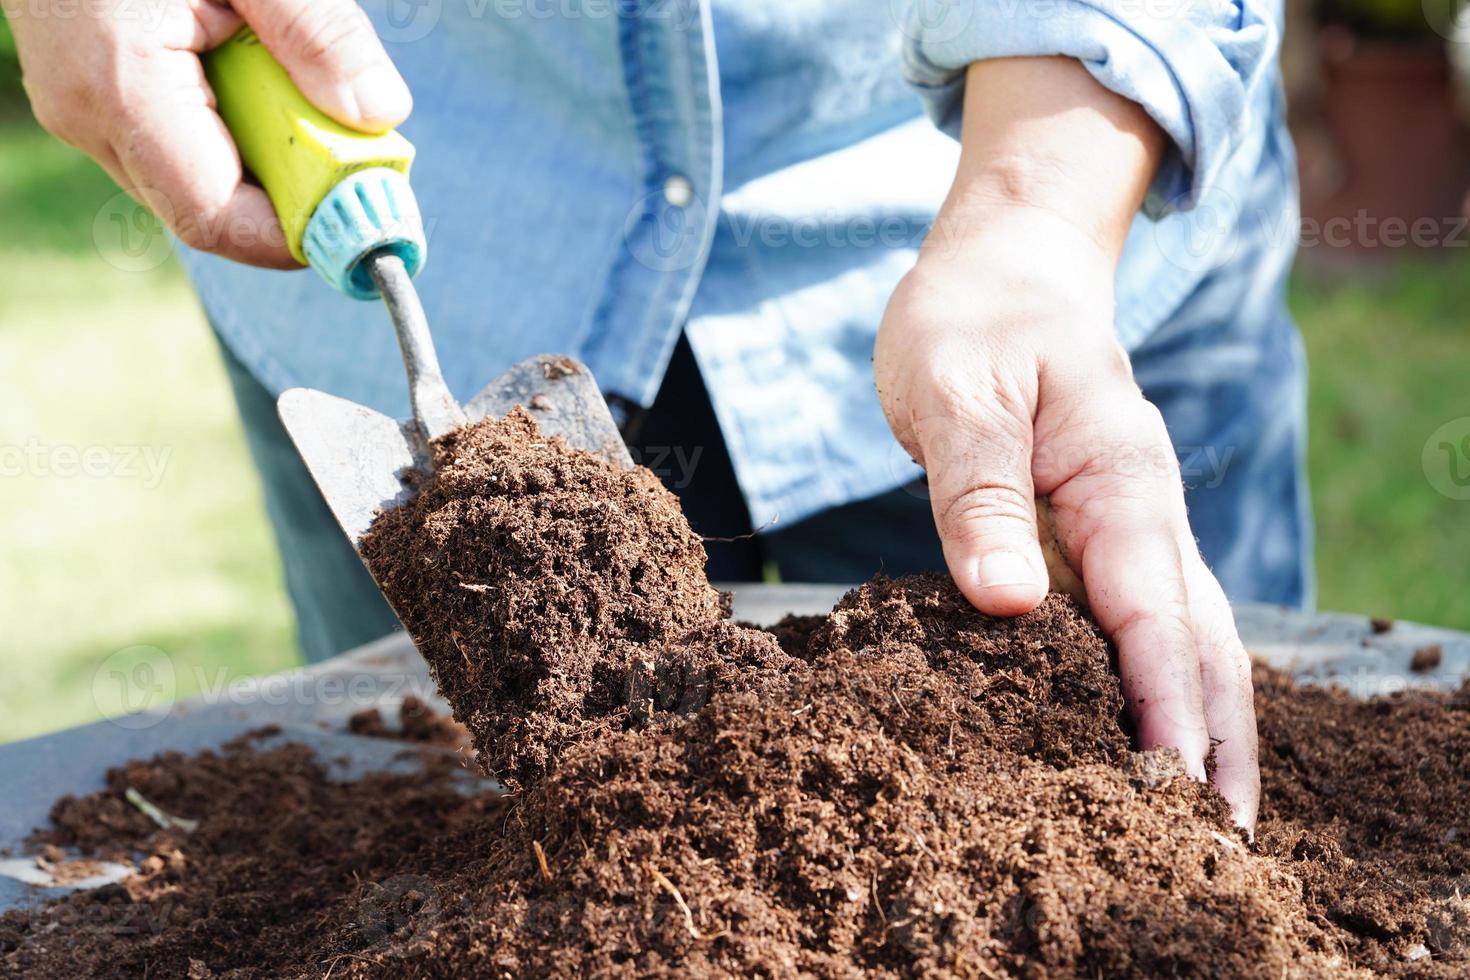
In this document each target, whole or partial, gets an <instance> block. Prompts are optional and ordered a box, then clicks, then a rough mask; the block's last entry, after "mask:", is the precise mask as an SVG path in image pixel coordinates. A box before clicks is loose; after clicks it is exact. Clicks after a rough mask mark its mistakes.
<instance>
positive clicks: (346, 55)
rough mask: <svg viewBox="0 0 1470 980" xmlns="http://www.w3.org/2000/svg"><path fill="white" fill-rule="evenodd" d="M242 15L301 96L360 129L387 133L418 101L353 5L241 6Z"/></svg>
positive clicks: (334, 0)
mask: <svg viewBox="0 0 1470 980" xmlns="http://www.w3.org/2000/svg"><path fill="white" fill-rule="evenodd" d="M233 5H234V8H235V10H236V11H237V12H238V13H239V14H240V16H241V17H242V18H244V20H245V22H246V23H247V24H249V25H250V26H251V27H252V28H254V30H255V33H256V34H257V35H259V36H260V40H261V42H262V43H264V44H265V46H266V48H267V49H268V50H269V51H270V53H271V54H272V55H274V56H275V59H276V60H277V61H279V62H280V63H281V66H282V67H283V68H285V69H286V73H287V74H288V75H290V76H291V80H292V81H294V82H295V83H296V86H297V88H299V89H301V94H302V95H305V96H306V98H307V100H308V101H310V102H311V104H312V105H314V106H316V107H317V108H318V109H320V110H322V111H323V112H325V113H326V114H327V115H329V116H331V117H332V118H333V119H335V120H337V121H338V122H340V123H342V124H343V125H344V126H351V127H352V128H353V129H360V130H363V131H364V132H370V133H372V132H384V131H386V130H389V129H392V128H393V127H394V126H397V125H398V124H399V123H401V122H403V120H404V119H407V118H408V113H409V111H410V110H411V109H412V108H413V97H412V96H411V95H409V92H408V86H407V85H405V84H404V82H403V77H402V76H401V75H399V74H398V69H397V68H394V67H393V62H392V61H391V60H390V59H389V58H388V52H387V51H384V50H383V44H382V42H381V41H379V40H378V35H377V33H376V32H374V30H373V25H372V22H371V21H370V20H368V16H367V14H365V13H363V11H362V8H361V7H359V6H358V5H357V4H356V3H355V2H354V0H235V2H234V4H233Z"/></svg>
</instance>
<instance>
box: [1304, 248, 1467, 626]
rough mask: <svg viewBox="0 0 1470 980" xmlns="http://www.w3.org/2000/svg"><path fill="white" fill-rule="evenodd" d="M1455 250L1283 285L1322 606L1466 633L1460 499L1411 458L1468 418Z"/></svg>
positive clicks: (1462, 280) (1461, 269) (1462, 303)
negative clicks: (1292, 334)
mask: <svg viewBox="0 0 1470 980" xmlns="http://www.w3.org/2000/svg"><path fill="white" fill-rule="evenodd" d="M1455 255H1456V258H1457V259H1458V261H1455V262H1449V261H1441V262H1436V263H1433V264H1429V263H1425V262H1422V261H1421V262H1418V263H1415V262H1412V261H1406V262H1404V263H1403V264H1401V265H1399V266H1398V267H1397V268H1395V269H1393V270H1392V271H1390V272H1388V273H1386V274H1374V275H1368V276H1359V277H1357V278H1355V279H1352V280H1349V281H1344V282H1338V283H1336V284H1335V285H1325V284H1322V283H1319V282H1315V281H1311V280H1307V279H1305V277H1302V276H1298V277H1297V279H1296V281H1295V282H1294V283H1293V286H1292V293H1291V305H1292V309H1293V311H1294V312H1295V314H1296V316H1297V320H1298V322H1299V323H1300V324H1301V328H1302V334H1303V336H1304V337H1305V339H1306V344H1307V351H1308V356H1309V358H1310V361H1309V363H1310V371H1311V385H1310V393H1309V412H1310V420H1311V444H1310V449H1309V451H1308V460H1309V468H1310V470H1311V478H1312V500H1313V503H1314V505H1315V507H1316V512H1317V574H1318V578H1319V599H1318V605H1319V606H1320V607H1321V608H1323V609H1341V610H1350V611H1354V612H1363V613H1370V614H1377V615H1384V616H1392V617H1394V618H1400V619H1413V620H1419V621H1421V622H1426V623H1434V624H1436V625H1441V626H1451V627H1455V628H1457V629H1467V630H1470V602H1466V601H1465V590H1466V586H1467V583H1470V501H1463V500H1454V499H1451V498H1450V497H1447V496H1445V495H1443V494H1441V493H1440V492H1438V491H1437V490H1436V489H1435V488H1434V486H1433V485H1431V483H1430V481H1429V479H1428V478H1427V476H1426V475H1425V471H1424V465H1423V463H1422V461H1421V459H1422V454H1423V451H1424V447H1425V443H1426V442H1427V441H1428V440H1429V439H1430V437H1431V436H1432V435H1434V433H1435V430H1437V429H1438V428H1439V427H1440V426H1441V425H1444V424H1445V423H1448V422H1452V421H1453V420H1455V419H1463V418H1466V417H1467V416H1470V329H1467V326H1470V318H1467V311H1470V276H1467V275H1466V271H1465V265H1464V256H1463V255H1461V254H1459V253H1458V252H1457V253H1455Z"/></svg>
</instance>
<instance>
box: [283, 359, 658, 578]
mask: <svg viewBox="0 0 1470 980" xmlns="http://www.w3.org/2000/svg"><path fill="white" fill-rule="evenodd" d="M517 405H521V406H523V407H525V409H526V410H527V411H528V412H530V413H531V416H532V417H533V418H534V419H535V420H536V422H537V424H538V425H539V426H540V427H541V431H542V433H543V434H545V435H548V436H561V437H562V438H563V439H565V440H566V441H567V443H568V444H569V445H571V446H573V447H575V448H577V449H584V450H586V451H587V452H590V453H594V454H596V455H599V456H602V457H603V458H604V459H607V460H608V461H609V462H612V463H615V464H617V465H619V466H623V467H631V466H632V465H633V460H632V458H631V457H630V456H629V455H628V449H627V447H626V446H624V445H623V440H622V436H621V434H620V433H619V432H618V426H617V423H616V422H614V421H613V417H612V413H610V412H609V411H608V408H607V401H606V400H605V399H604V398H603V396H602V391H601V390H600V389H599V388H598V387H597V381H596V380H595V379H594V378H593V377H592V372H591V371H589V370H588V369H587V367H586V365H584V364H582V363H581V362H580V361H577V360H575V359H573V358H570V357H565V356H561V355H557V354H540V355H537V356H536V357H532V358H530V359H528V360H525V361H522V362H521V363H519V364H517V365H516V366H515V367H513V368H511V369H510V370H509V371H507V372H505V373H504V374H502V375H501V376H500V377H499V378H496V379H495V380H494V381H492V382H491V383H490V384H488V385H486V386H485V387H484V388H483V389H481V390H480V392H479V393H478V394H476V395H475V397H474V398H472V399H470V402H469V404H467V405H466V406H465V414H466V415H468V416H469V419H470V421H471V422H477V421H479V420H480V419H484V418H488V417H491V416H495V417H499V416H503V415H505V414H506V413H508V412H509V411H510V410H511V409H512V408H514V407H515V406H517ZM276 409H277V411H278V412H279V413H280V416H281V422H282V423H283V424H284V425H285V427H286V431H287V432H288V433H289V434H290V436H291V441H292V442H294V443H295V444H296V450H297V452H299V453H300V454H301V458H302V460H304V461H305V463H306V468H307V470H308V471H309V472H310V473H311V477H312V479H313V480H315V481H316V485H317V487H318V488H319V489H320V490H321V492H322V496H323V497H324V498H325V499H326V501H327V506H328V507H329V508H330V509H331V511H332V516H334V517H335V518H336V519H337V523H338V524H340V525H341V526H342V530H343V531H344V532H346V534H347V537H348V540H350V541H351V542H352V547H353V548H354V549H356V548H358V547H359V545H360V543H361V541H362V537H363V535H364V534H366V533H367V530H368V528H369V527H370V526H372V523H373V521H374V520H375V519H376V518H377V515H378V514H379V513H380V512H382V511H383V510H386V509H388V508H391V507H395V506H397V505H399V504H401V503H403V502H404V501H405V500H407V499H408V498H409V497H410V496H412V495H413V484H412V483H411V482H410V481H409V479H407V478H409V477H411V475H412V474H413V473H414V472H415V471H419V472H422V471H424V470H426V469H427V468H428V465H429V457H428V447H427V446H425V445H424V444H423V440H422V439H421V438H420V436H419V433H418V428H417V426H415V425H414V423H413V422H412V421H411V420H410V421H407V422H400V421H398V420H397V419H392V418H389V417H388V416H386V415H383V414H382V413H380V412H375V411H373V410H372V409H370V408H367V407H365V406H362V405H359V404H357V403H356V402H350V401H348V400H347V399H345V398H338V397H336V396H335V395H329V394H327V393H325V392H322V391H315V390H313V389H311V388H292V389H290V390H289V391H286V392H284V393H282V395H281V397H280V399H279V400H278V401H277V402H276Z"/></svg>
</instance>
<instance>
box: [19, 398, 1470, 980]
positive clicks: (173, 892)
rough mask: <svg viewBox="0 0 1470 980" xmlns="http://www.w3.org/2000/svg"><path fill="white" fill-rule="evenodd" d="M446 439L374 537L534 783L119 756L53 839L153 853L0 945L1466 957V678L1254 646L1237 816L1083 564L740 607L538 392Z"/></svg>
mask: <svg viewBox="0 0 1470 980" xmlns="http://www.w3.org/2000/svg"><path fill="white" fill-rule="evenodd" d="M436 450H437V465H438V468H437V471H436V472H435V473H434V474H433V475H431V476H430V477H429V478H428V479H427V480H426V482H425V484H424V487H423V490H422V492H421V493H420V494H419V495H418V496H417V497H415V498H414V500H413V501H411V502H410V503H409V504H408V505H406V506H405V507H403V508H402V509H400V510H398V511H394V512H392V513H389V514H386V515H384V516H383V518H382V519H380V521H379V522H378V524H377V525H375V528H374V532H373V535H372V536H371V539H370V541H369V543H368V546H367V547H366V548H365V552H366V553H367V554H368V556H369V560H370V561H371V563H372V564H373V567H374V572H375V574H376V575H377V576H378V577H379V578H380V580H384V581H386V582H388V583H389V585H390V591H391V595H392V598H393V599H394V602H395V605H396V606H397V607H398V608H399V609H400V610H401V611H402V612H403V614H404V619H405V622H406V624H407V625H408V626H409V628H410V629H411V630H412V631H413V632H414V634H415V637H416V639H417V641H418V643H419V646H420V649H421V650H422V651H423V652H424V654H425V656H426V657H427V658H428V660H429V662H430V664H431V666H432V667H433V669H434V671H435V674H436V677H437V678H438V680H439V682H440V685H441V688H442V690H443V691H444V693H445V695H446V696H447V697H448V698H449V700H450V702H451V704H453V705H454V708H455V713H456V715H457V716H458V717H459V718H460V720H461V721H463V722H464V723H465V724H466V726H467V727H468V728H469V730H470V733H471V735H472V738H473V741H474V744H475V746H476V748H477V749H478V752H479V759H480V761H481V763H482V764H483V766H484V767H485V769H486V770H487V771H489V772H492V773H496V774H498V775H500V776H501V777H502V778H503V779H505V780H506V781H507V782H508V783H509V784H510V785H512V786H513V787H514V792H513V793H512V794H511V795H510V796H500V795H494V794H480V795H464V794H463V792H462V790H461V786H462V781H458V780H456V779H454V778H453V777H454V775H455V773H454V771H453V769H452V763H449V764H440V765H430V766H427V767H426V768H425V770H424V771H423V772H421V773H417V774H413V775H387V774H383V775H375V776H371V777H368V778H367V779H364V780H360V781H358V782H353V783H346V784H340V783H333V782H331V781H329V780H327V779H326V775H325V772H324V770H323V769H322V768H321V766H320V764H319V763H318V762H317V760H315V759H314V758H313V756H312V755H311V753H310V752H309V751H308V750H306V749H304V748H300V747H295V746H287V747H284V748H280V747H276V748H267V747H261V746H258V745H255V744H253V743H252V741H251V740H241V741H239V742H236V743H232V744H231V745H228V746H225V747H224V748H223V749H221V750H220V751H219V752H211V753H204V754H202V755H198V756H192V757H184V756H178V755H166V756H162V757H160V758H158V759H154V760H151V761H148V762H138V763H133V764H130V765H129V766H127V767H124V768H122V769H119V770H117V771H115V772H113V773H112V774H111V775H110V777H109V785H108V789H107V790H105V791H104V792H101V793H98V794H95V795H93V796H90V797H87V798H85V799H79V800H73V799H67V800H63V801H61V802H59V803H58V804H57V807H56V809H55V811H54V813H53V823H54V826H53V827H52V828H51V829H49V830H48V831H46V832H45V834H44V835H43V840H41V841H38V843H46V844H51V845H54V846H60V847H65V848H68V849H71V850H75V851H81V852H84V853H86V854H89V855H94V856H110V857H114V858H117V857H130V858H132V859H133V860H135V861H139V865H140V870H139V873H138V874H137V875H135V876H133V877H132V878H130V879H128V880H127V881H125V882H123V883H122V884H121V885H118V886H114V887H110V888H107V889H102V890H99V891H97V892H90V893H84V894H79V895H76V896H73V897H70V898H68V899H65V900H63V901H60V902H56V903H53V904H51V905H49V906H45V907H43V908H41V909H39V910H36V911H34V912H31V913H26V914H11V915H8V916H4V917H0V973H6V974H8V973H11V972H14V973H17V974H24V975H34V976H74V975H78V974H84V973H97V972H119V973H130V974H137V975H148V976H190V977H208V976H214V975H230V976H278V975H330V976H333V977H340V976H445V975H479V974H484V975H491V976H506V977H509V976H520V975H525V974H543V973H554V974H557V975H564V974H598V975H600V974H606V973H624V974H662V973H674V972H679V973H690V972H693V973H697V974H702V973H711V972H713V973H729V974H741V975H747V974H764V975H782V976H785V975H792V974H799V973H804V974H808V975H818V976H849V975H852V976H855V975H858V974H864V973H882V974H891V975H919V974H930V973H939V974H952V975H962V976H1006V975H1014V976H1068V975H1077V976H1084V975H1085V976H1101V975H1114V974H1139V973H1146V974H1151V975H1152V974H1159V975H1170V974H1187V975H1217V976H1267V975H1269V976H1272V977H1276V976H1283V975H1310V976H1317V975H1323V974H1335V975H1353V974H1356V973H1363V974H1369V973H1380V974H1400V973H1402V974H1414V975H1423V976H1433V975H1440V976H1462V975H1464V972H1465V969H1466V966H1467V957H1470V949H1467V943H1470V904H1467V899H1470V887H1467V884H1470V879H1467V878H1466V877H1465V876H1466V875H1467V874H1470V812H1467V809H1466V807H1465V806H1464V800H1465V799H1466V798H1467V796H1470V759H1467V754H1470V689H1466V690H1462V691H1461V692H1460V693H1459V694H1457V695H1455V696H1444V695H1436V694H1430V693H1423V692H1419V693H1405V694H1399V695H1396V696H1394V697H1391V698H1384V699H1377V700H1374V701H1369V702H1363V701H1357V700H1353V699H1351V698H1349V697H1347V696H1346V695H1344V694H1341V693H1340V692H1333V691H1327V690H1313V689H1300V688H1297V687H1296V686H1294V685H1293V684H1292V683H1291V682H1290V681H1289V680H1288V679H1287V678H1284V677H1282V676H1280V675H1277V674H1274V673H1272V672H1270V671H1267V670H1264V669H1261V670H1259V671H1258V674H1257V678H1256V680H1257V687H1258V702H1257V703H1258V714H1259V721H1260V724H1261V729H1262V732H1261V734H1262V766H1263V779H1264V788H1265V793H1266V801H1265V803H1264V807H1263V814H1262V821H1261V825H1260V828H1259V833H1258V840H1257V843H1256V845H1255V846H1251V845H1249V844H1247V842H1245V841H1244V840H1243V839H1242V838H1241V836H1240V835H1239V834H1238V833H1237V832H1236V831H1235V830H1234V829H1233V828H1232V827H1231V825H1230V822H1229V817H1228V814H1227V812H1226V809H1225V807H1224V805H1223V803H1222V801H1220V800H1219V798H1218V797H1217V796H1215V794H1214V793H1213V791H1211V790H1209V789H1208V788H1207V787H1204V786H1202V785H1200V784H1197V783H1195V782H1193V781H1191V780H1189V779H1187V778H1185V777H1183V776H1182V775H1181V774H1180V773H1181V770H1180V767H1179V761H1178V758H1177V756H1175V755H1174V754H1172V753H1147V754H1140V753H1134V752H1132V751H1131V750H1130V747H1129V743H1128V738H1127V735H1126V733H1125V730H1124V727H1123V725H1122V722H1121V711H1122V698H1121V696H1120V693H1119V688H1118V683H1117V681H1116V679H1115V677H1114V675H1113V673H1112V670H1111V663H1110V661H1111V651H1110V649H1109V647H1108V645H1107V643H1106V642H1105V641H1104V640H1103V638H1102V637H1101V636H1100V635H1099V633H1098V632H1097V630H1096V629H1095V627H1094V626H1093V625H1092V624H1091V623H1090V621H1088V620H1087V619H1086V618H1085V616H1083V615H1082V614H1081V613H1080V612H1079V611H1078V610H1077V609H1076V607H1075V606H1074V605H1073V604H1072V603H1071V602H1070V600H1068V599H1066V598H1065V597H1062V596H1051V597H1049V598H1048V599H1047V600H1046V601H1045V602H1044V603H1043V605H1042V606H1041V607H1040V608H1039V609H1038V610H1037V611H1036V612H1034V613H1032V614H1029V615H1027V616H1022V617H1019V618H1016V619H1012V620H997V619H992V618H990V617H986V616H984V615H982V614H980V613H978V612H976V611H975V610H974V609H973V608H971V607H970V606H969V605H968V604H967V603H966V602H965V601H964V599H963V597H962V596H961V595H960V594H959V593H958V592H957V591H956V590H955V588H954V587H953V585H952V583H950V582H949V581H948V580H947V579H945V578H943V577H940V576H921V577H917V578H909V579H901V580H888V579H883V578H879V579H875V580H874V581H872V582H870V583H868V584H867V585H865V586H863V587H861V588H860V589H857V590H854V591H853V592H852V593H850V594H849V595H848V596H847V597H846V598H845V599H844V600H843V601H842V602H841V603H840V604H839V606H838V607H837V609H836V610H834V612H833V614H832V615H831V616H829V617H825V618H820V619H812V618H804V619H791V620H787V621H783V623H782V624H780V625H779V627H778V628H777V629H776V630H775V631H774V632H763V631H758V630H752V629H748V628H745V627H742V626H739V625H737V624H734V623H732V622H730V621H729V619H728V618H727V610H726V606H725V604H724V603H722V602H721V600H720V597H719V596H718V595H717V594H716V593H715V592H714V590H712V589H711V588H710V587H709V585H708V583H707V582H706V581H705V580H704V577H703V572H702V567H701V566H702V553H701V551H700V546H699V542H698V539H697V538H696V537H695V536H694V535H693V534H692V533H690V531H689V529H688V526H687V524H686V523H685V522H684V521H683V519H682V517H681V516H680V514H679V511H678V508H677V504H676V503H675V501H674V499H673V498H672V497H671V496H670V495H669V494H667V493H666V492H665V491H664V490H663V489H662V488H661V487H660V486H659V485H658V484H657V482H656V481H654V480H653V479H652V478H651V477H649V476H647V475H646V474H644V473H642V472H641V471H633V472H629V473H625V472H622V471H619V470H616V469H614V468H612V467H611V466H609V465H607V464H605V463H602V462H601V461H599V460H596V459H594V458H592V457H590V456H586V455H583V454H579V453H574V452H572V451H570V450H568V449H567V448H566V447H565V446H563V445H561V444H559V443H557V442H555V441H547V440H543V439H541V438H540V437H539V436H538V435H537V433H536V431H535V428H534V425H533V424H532V423H531V422H530V420H529V419H528V418H526V417H524V416H521V415H514V416H512V417H510V418H509V419H507V420H503V421H498V422H487V423H482V424H480V425H478V426H476V427H474V428H472V429H470V430H466V431H464V432H462V433H459V434H457V435H456V436H455V437H453V438H451V439H449V440H446V441H444V442H441V443H439V444H438V445H437V446H436ZM446 610H447V612H446ZM364 724H368V723H367V722H364ZM402 727H403V728H404V729H405V730H408V728H409V726H408V725H406V724H405V725H404V726H402ZM378 734H382V732H378ZM414 749H415V751H419V752H432V751H433V750H432V749H431V748H425V747H423V746H420V745H415V746H414ZM443 758H444V759H446V760H453V759H454V758H455V757H454V756H453V755H451V754H449V753H444V754H443ZM128 788H134V789H137V790H138V791H139V792H141V793H142V794H143V796H144V797H146V798H147V799H148V800H150V801H152V802H154V803H155V804H156V805H158V806H159V807H161V808H162V809H163V810H164V811H165V812H167V813H170V814H175V815H178V816H183V817H187V818H190V819H194V820H198V821H199V826H198V829H197V830H195V831H193V832H192V833H183V832H181V831H179V830H177V829H174V830H168V831H163V830H159V829H158V828H157V827H156V826H155V825H153V824H152V823H151V822H149V821H148V820H147V819H146V818H145V817H143V816H142V814H140V813H138V811H137V810H136V809H134V808H133V807H131V806H130V805H129V804H127V803H126V802H125V801H124V799H123V795H124V793H125V792H126V790H127V789H128ZM140 859H141V860H140Z"/></svg>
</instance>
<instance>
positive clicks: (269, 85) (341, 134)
mask: <svg viewBox="0 0 1470 980" xmlns="http://www.w3.org/2000/svg"><path fill="white" fill-rule="evenodd" d="M204 73H205V76H206V77H207V78H208V79H209V84H210V85H211V86H212V87H213V88H214V95H215V99H216V100H217V102H218V106H219V114H220V116H221V118H223V119H224V121H225V125H226V126H228V127H229V130H230V135H231V136H233V137H234V138H235V145H236V146H238V147H239V148H240V159H241V160H242V161H244V164H245V167H246V168H247V169H248V170H249V171H250V172H251V173H252V174H254V175H255V179H256V180H258V181H260V184H261V186H262V187H264V188H265V190H266V193H267V194H269V195H270V199H271V204H272V205H274V206H275V209H276V214H277V216H279V217H280V219H281V225H282V227H283V228H284V229H285V232H286V244H287V246H288V247H289V248H290V249H291V254H292V255H293V256H295V258H296V260H297V261H298V262H301V263H303V264H305V263H306V254H305V253H304V252H303V251H302V247H301V240H302V236H303V235H304V234H305V232H306V225H307V222H308V221H310V220H311V215H312V212H314V211H315V210H316V206H317V205H318V204H319V203H320V202H321V200H322V198H323V197H325V196H326V195H327V193H328V192H329V191H331V190H332V188H334V187H336V186H337V184H338V183H340V182H341V180H342V179H343V178H344V177H346V176H348V175H349V174H353V173H356V172H357V171H359V170H366V169H368V168H370V167H387V168H389V169H390V170H397V171H398V172H400V173H402V174H403V175H404V176H407V175H408V168H409V165H410V164H412V163H413V144H411V143H409V141H408V140H406V139H404V138H403V137H402V136H400V135H399V134H398V133H397V131H392V130H390V131H389V132H386V133H378V134H370V133H361V132H358V131H357V130H355V129H350V128H348V127H346V126H343V125H342V124H341V123H339V122H337V121H336V120H334V119H331V118H330V117H328V116H327V115H326V114H325V113H323V112H322V111H321V110H319V109H317V108H316V107H315V106H313V105H312V104H311V103H310V102H308V101H306V96H304V95H302V94H301V90H300V89H298V88H297V87H296V83H294V82H292V81H291V78H290V76H289V75H287V74H286V70H285V69H284V68H282V67H281V66H280V64H279V63H278V62H277V61H276V59H275V58H273V57H271V53H270V52H269V51H267V50H266V49H265V45H263V44H261V43H260V38H258V37H256V36H255V32H254V31H252V30H251V29H250V28H248V27H245V28H241V29H240V31H239V32H238V33H236V34H235V36H234V37H232V38H230V39H229V40H228V41H226V42H225V43H224V44H222V45H220V46H219V47H218V48H215V49H214V50H213V51H210V52H208V53H206V54H205V55H204Z"/></svg>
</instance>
